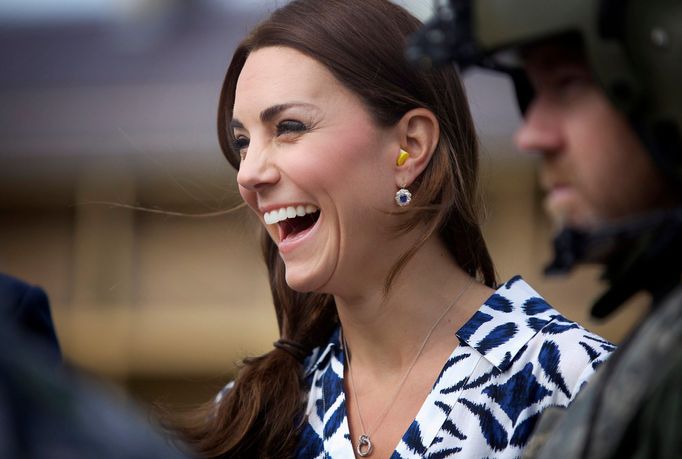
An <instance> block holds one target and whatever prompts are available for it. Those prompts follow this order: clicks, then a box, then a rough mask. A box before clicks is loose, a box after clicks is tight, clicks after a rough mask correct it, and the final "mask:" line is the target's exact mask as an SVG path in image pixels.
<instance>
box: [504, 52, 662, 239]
mask: <svg viewBox="0 0 682 459" xmlns="http://www.w3.org/2000/svg"><path fill="white" fill-rule="evenodd" d="M525 68H526V71H527V74H528V77H529V79H530V81H531V83H532V85H533V87H534V90H535V97H534V99H533V101H532V102H531V104H530V105H529V107H528V109H527V111H526V113H525V116H524V121H523V124H522V126H521V128H520V129H519V130H518V132H517V133H516V136H515V141H516V144H517V146H518V147H519V148H521V149H523V150H527V151H532V152H538V153H540V155H541V157H542V164H541V169H540V181H541V184H542V187H543V189H544V190H545V191H546V193H547V195H546V200H545V204H546V208H547V210H548V212H549V214H550V215H551V217H552V218H553V219H554V220H555V222H556V223H557V224H558V225H559V226H560V227H561V226H569V227H573V228H580V229H592V228H595V227H598V226H599V225H601V224H603V223H608V222H611V221H613V220H617V219H619V218H622V217H626V216H630V215H636V214H639V213H642V212H644V211H646V210H647V209H650V208H655V207H660V206H661V205H662V204H663V203H664V202H665V185H664V180H663V178H662V177H661V176H660V174H659V172H658V171H657V170H656V169H655V167H654V165H653V163H652V160H651V159H650V156H649V155H648V154H647V152H646V151H645V149H644V146H643V145H642V144H641V143H640V141H639V139H638V138H637V137H636V135H635V133H634V132H633V131H632V129H631V128H630V126H629V124H628V123H627V121H626V119H625V118H624V117H623V116H622V115H621V113H620V112H618V111H616V109H615V108H613V107H612V106H611V104H610V102H609V101H608V100H607V98H606V96H605V94H604V93H603V92H602V90H601V89H600V87H599V86H598V85H597V84H596V82H595V81H594V80H593V78H592V75H591V72H590V69H589V68H588V66H587V64H586V62H585V60H584V58H582V56H581V55H578V54H577V53H576V52H575V51H570V50H567V49H565V48H561V47H558V46H552V45H546V46H541V47H537V48H535V49H533V50H532V51H530V52H529V53H528V54H527V56H526V59H525Z"/></svg>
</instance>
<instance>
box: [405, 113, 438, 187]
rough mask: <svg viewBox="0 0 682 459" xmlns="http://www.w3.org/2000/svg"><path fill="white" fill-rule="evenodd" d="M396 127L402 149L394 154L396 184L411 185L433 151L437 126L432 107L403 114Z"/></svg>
mask: <svg viewBox="0 0 682 459" xmlns="http://www.w3.org/2000/svg"><path fill="white" fill-rule="evenodd" d="M397 127H398V133H399V135H400V146H401V148H402V150H401V152H400V153H396V163H395V178H396V186H397V187H403V186H410V184H411V183H412V182H414V181H415V179H416V178H417V177H419V175H420V174H421V173H422V172H424V169H426V166H428V164H429V161H431V157H432V156H433V153H434V151H436V146H437V145H438V139H439V138H440V125H439V124H438V120H437V119H436V115H434V114H433V112H432V111H431V110H427V109H426V108H415V109H412V110H410V111H409V112H407V113H405V115H403V117H402V118H401V119H400V121H399V122H398V126H397ZM403 152H405V153H403Z"/></svg>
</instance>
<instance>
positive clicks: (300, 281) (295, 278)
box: [285, 265, 330, 293]
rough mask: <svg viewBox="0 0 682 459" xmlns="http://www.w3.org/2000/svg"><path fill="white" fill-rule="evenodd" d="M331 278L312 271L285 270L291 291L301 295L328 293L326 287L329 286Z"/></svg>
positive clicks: (299, 269)
mask: <svg viewBox="0 0 682 459" xmlns="http://www.w3.org/2000/svg"><path fill="white" fill-rule="evenodd" d="M285 267H286V265H285ZM329 278H330V275H322V274H321V273H314V272H312V270H310V269H304V268H303V269H301V268H291V269H290V268H289V267H286V268H285V280H286V282H287V285H288V286H289V288H290V289H292V290H294V291H296V292H299V293H309V292H316V293H327V292H326V291H325V289H324V287H325V286H326V285H327V283H328V281H329Z"/></svg>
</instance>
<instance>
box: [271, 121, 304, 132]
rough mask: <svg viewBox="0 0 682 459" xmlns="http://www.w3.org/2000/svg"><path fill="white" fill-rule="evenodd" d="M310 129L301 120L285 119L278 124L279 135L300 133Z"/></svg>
mask: <svg viewBox="0 0 682 459" xmlns="http://www.w3.org/2000/svg"><path fill="white" fill-rule="evenodd" d="M307 130H308V126H306V125H305V124H304V123H301V122H300V121H295V120H284V121H281V122H279V123H278V124H277V135H278V136H280V135H283V134H289V133H300V132H305V131H307Z"/></svg>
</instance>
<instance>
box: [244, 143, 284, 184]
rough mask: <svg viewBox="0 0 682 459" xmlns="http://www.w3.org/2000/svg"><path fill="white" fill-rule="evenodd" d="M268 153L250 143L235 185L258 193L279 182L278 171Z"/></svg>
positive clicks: (264, 149)
mask: <svg viewBox="0 0 682 459" xmlns="http://www.w3.org/2000/svg"><path fill="white" fill-rule="evenodd" d="M268 153H269V152H268V150H267V149H266V148H259V147H258V146H257V145H255V144H253V142H252V143H251V145H250V146H249V149H248V154H246V155H245V156H244V159H242V161H241V163H240V164H239V171H238V172H237V183H238V184H239V185H240V186H241V187H243V188H245V189H247V190H249V191H253V192H258V191H261V190H263V189H264V188H266V187H268V186H270V185H274V184H275V183H277V182H278V181H279V179H280V171H279V169H278V168H277V166H276V165H275V164H274V161H273V158H272V155H269V154H268Z"/></svg>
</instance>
